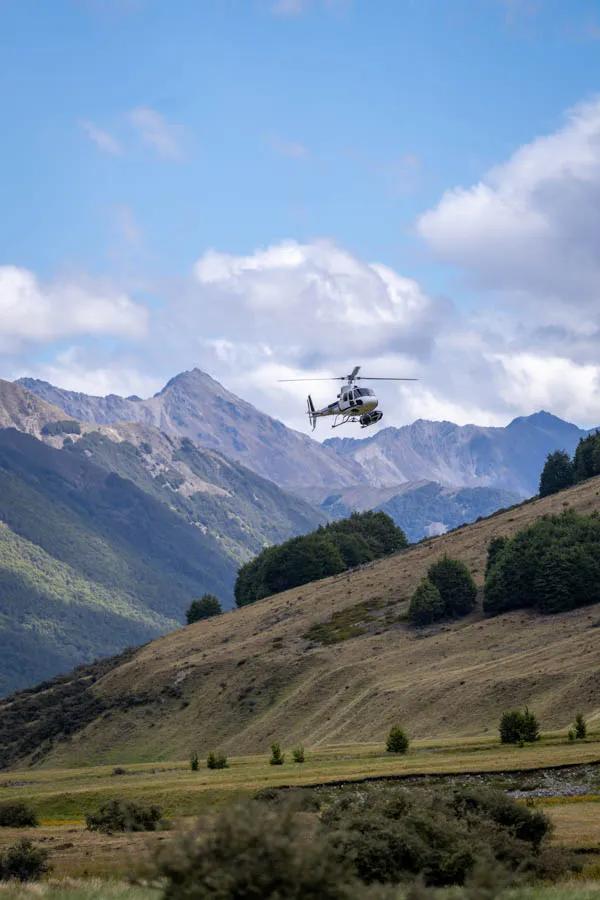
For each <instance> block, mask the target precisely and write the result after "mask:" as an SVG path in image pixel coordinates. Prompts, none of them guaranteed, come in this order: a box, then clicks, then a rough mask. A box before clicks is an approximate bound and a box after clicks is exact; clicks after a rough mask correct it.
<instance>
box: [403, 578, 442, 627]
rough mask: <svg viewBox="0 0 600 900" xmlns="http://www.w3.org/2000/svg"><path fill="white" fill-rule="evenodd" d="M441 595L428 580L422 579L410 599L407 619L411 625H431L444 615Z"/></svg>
mask: <svg viewBox="0 0 600 900" xmlns="http://www.w3.org/2000/svg"><path fill="white" fill-rule="evenodd" d="M444 612H445V607H444V601H443V600H442V595H441V594H440V592H439V591H438V589H437V587H436V586H435V584H434V583H433V582H432V581H430V580H429V578H423V580H422V581H421V582H420V583H419V584H418V586H417V588H416V590H415V592H414V594H413V595H412V597H411V598H410V604H409V607H408V617H409V619H410V621H411V622H412V624H413V625H431V623H432V622H437V621H438V619H441V618H442V617H443V615H444Z"/></svg>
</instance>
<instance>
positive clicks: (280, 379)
mask: <svg viewBox="0 0 600 900" xmlns="http://www.w3.org/2000/svg"><path fill="white" fill-rule="evenodd" d="M345 380H346V376H345V375H337V376H336V377H334V378H278V379H277V381H278V383H279V384H281V383H282V382H284V381H345Z"/></svg>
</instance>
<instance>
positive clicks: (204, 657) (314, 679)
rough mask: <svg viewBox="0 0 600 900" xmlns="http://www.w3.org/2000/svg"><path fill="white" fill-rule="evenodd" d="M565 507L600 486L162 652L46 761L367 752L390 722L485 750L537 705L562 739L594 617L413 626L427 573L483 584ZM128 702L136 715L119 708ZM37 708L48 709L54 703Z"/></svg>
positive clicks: (124, 667) (123, 681)
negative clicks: (511, 549) (519, 711)
mask: <svg viewBox="0 0 600 900" xmlns="http://www.w3.org/2000/svg"><path fill="white" fill-rule="evenodd" d="M568 505H570V506H571V507H573V508H574V509H578V510H580V511H582V512H590V511H592V510H596V509H599V508H600V480H599V479H592V480H590V481H588V482H585V483H583V484H580V485H578V486H576V487H574V488H572V489H570V490H569V491H565V492H563V493H561V494H558V495H554V496H552V497H548V498H545V499H543V500H539V501H534V502H530V503H526V504H523V505H522V506H520V507H517V508H514V509H512V510H509V511H506V512H504V513H501V514H497V515H495V516H492V517H490V518H489V519H486V520H483V521H481V522H479V523H476V524H474V525H470V526H466V527H464V528H461V529H459V530H457V531H455V532H453V533H451V534H448V535H444V536H443V537H440V538H435V539H432V540H430V541H427V542H425V543H423V544H420V545H418V546H416V547H412V548H409V549H408V550H405V551H402V552H400V553H398V554H396V555H394V556H392V557H388V558H386V559H384V560H381V561H379V562H377V563H374V564H371V565H369V566H366V567H364V568H362V569H360V570H358V571H354V572H352V573H349V574H346V573H345V574H343V575H340V576H336V577H334V578H330V579H326V580H324V581H321V582H316V583H313V584H310V585H305V586H303V587H301V588H296V589H293V590H290V591H287V592H286V593H283V594H279V595H277V596H275V597H271V598H268V599H266V600H263V601H261V602H259V603H256V604H254V605H252V606H249V607H245V608H244V609H242V610H239V611H235V612H232V613H228V614H226V615H224V616H222V617H219V618H218V619H216V620H210V621H205V622H201V623H198V624H196V625H192V626H189V627H187V628H185V629H181V630H179V631H177V632H174V633H172V634H169V635H167V636H166V637H164V638H161V639H159V640H157V641H154V642H152V643H151V644H148V645H147V646H145V647H143V648H141V649H140V650H139V651H138V652H137V653H136V654H135V655H134V656H133V657H132V659H130V660H129V661H128V662H126V663H124V664H121V665H117V666H116V667H115V668H113V669H112V670H111V671H110V672H108V673H107V674H105V675H103V676H102V677H100V678H99V679H98V680H97V682H96V683H95V685H94V686H93V688H92V690H93V692H94V694H95V695H96V696H98V697H99V698H101V700H102V703H103V705H104V706H105V708H106V709H108V710H109V712H108V715H107V713H106V712H105V713H104V714H103V717H102V718H101V719H96V720H94V721H93V722H91V723H90V724H88V725H87V726H86V727H85V728H84V729H83V730H82V731H81V732H80V733H79V734H77V735H76V736H75V737H74V738H73V739H72V741H70V742H69V743H64V744H61V743H60V741H57V742H55V746H54V749H53V750H52V752H51V753H50V755H49V757H48V759H49V761H51V762H52V763H53V764H57V765H67V764H70V763H72V762H73V761H74V760H78V761H88V762H91V761H95V762H99V761H106V762H113V761H123V760H125V761H126V760H138V761H139V760H144V759H145V760H159V759H173V758H182V757H185V756H187V754H188V752H189V749H190V748H191V747H193V746H196V747H197V748H198V749H199V750H200V751H201V752H203V751H204V750H207V749H209V748H212V747H215V746H217V745H219V746H222V747H223V749H225V750H227V751H229V752H235V753H243V752H256V751H261V750H264V747H265V745H268V744H269V742H270V741H271V740H273V739H279V740H281V741H283V742H285V743H287V744H292V743H295V742H299V741H302V742H304V744H305V745H307V746H316V745H326V744H335V743H347V742H350V741H372V740H374V739H376V740H381V738H382V735H384V734H385V733H386V731H387V729H388V728H389V727H390V725H391V724H392V723H394V722H395V721H401V722H403V723H404V724H405V726H406V727H407V728H408V730H409V731H410V732H411V734H413V735H414V736H416V737H421V738H426V737H428V736H436V737H439V736H451V737H455V736H457V735H478V734H485V733H491V732H495V729H496V725H497V720H498V716H499V713H500V712H501V711H502V710H503V709H505V708H506V707H510V706H513V705H514V704H519V703H529V704H530V705H531V706H532V707H533V708H534V709H535V710H536V712H538V714H539V715H540V717H541V720H542V724H543V727H544V728H545V729H548V728H563V727H566V725H567V724H568V723H569V722H570V721H571V720H572V717H573V714H574V712H575V711H576V710H579V709H581V710H582V711H583V712H584V713H585V714H586V715H587V716H588V718H589V719H590V720H591V722H592V724H593V723H595V722H596V721H598V719H600V675H599V674H598V672H599V670H600V666H599V663H600V645H599V644H598V641H597V633H596V629H595V627H594V626H595V625H596V624H598V623H599V622H600V610H597V609H596V608H595V607H588V608H586V609H582V610H577V611H575V612H571V613H566V614H562V615H558V616H552V617H546V618H545V617H541V616H538V615H535V614H531V613H527V612H518V613H512V614H509V615H505V616H500V617H497V618H493V619H484V618H483V616H482V614H481V613H480V612H476V613H474V614H472V615H471V616H469V617H467V618H466V619H463V620H461V621H460V622H457V623H449V624H448V623H447V624H444V625H442V626H439V627H437V628H433V629H431V630H429V631H425V632H415V631H414V630H412V629H411V628H409V626H408V625H407V624H406V623H405V621H404V613H405V611H406V606H407V601H408V598H409V596H410V594H411V592H412V590H413V589H414V587H415V585H416V584H417V582H418V580H419V579H420V578H421V577H422V575H423V573H424V572H425V571H426V569H427V567H428V566H429V564H430V563H431V562H432V561H433V560H435V559H437V558H438V557H439V556H441V555H442V554H443V553H449V554H451V555H452V556H456V557H459V558H461V559H463V560H464V561H465V562H466V563H467V564H468V565H469V567H470V568H471V570H472V571H473V573H474V576H475V578H476V580H477V581H478V583H479V584H481V583H482V580H483V571H484V566H485V555H486V548H487V545H488V543H489V541H490V539H491V538H492V537H494V536H496V535H502V534H512V533H514V532H515V531H516V530H518V529H519V528H521V527H523V526H524V525H526V524H528V523H529V522H531V521H533V520H534V519H535V518H537V517H538V516H540V515H543V514H544V513H548V512H557V511H560V510H561V509H563V508H565V506H568ZM315 626H318V628H316V627H315ZM329 641H333V643H329ZM132 696H136V697H139V698H142V702H140V703H139V704H138V705H135V706H131V705H129V708H126V709H125V707H126V706H128V702H127V698H130V697H132ZM21 702H22V700H20V699H19V698H14V699H13V700H12V701H5V704H4V706H3V707H0V712H1V713H2V714H6V713H7V712H8V710H9V709H12V710H13V712H14V713H15V715H16V711H17V710H18V707H19V704H20V703H21ZM41 702H46V703H48V704H50V703H51V702H52V698H51V691H49V692H48V694H47V696H46V699H45V701H44V700H41Z"/></svg>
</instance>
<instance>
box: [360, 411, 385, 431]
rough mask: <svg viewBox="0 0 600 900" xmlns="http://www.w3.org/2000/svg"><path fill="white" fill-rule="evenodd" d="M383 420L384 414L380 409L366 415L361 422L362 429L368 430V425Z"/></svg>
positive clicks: (361, 418)
mask: <svg viewBox="0 0 600 900" xmlns="http://www.w3.org/2000/svg"><path fill="white" fill-rule="evenodd" d="M381 419H383V413H382V412H381V410H380V409H374V410H373V412H369V413H364V414H363V415H362V416H361V417H360V419H359V422H360V424H361V426H362V428H366V427H367V426H368V425H374V424H375V423H376V422H380V421H381Z"/></svg>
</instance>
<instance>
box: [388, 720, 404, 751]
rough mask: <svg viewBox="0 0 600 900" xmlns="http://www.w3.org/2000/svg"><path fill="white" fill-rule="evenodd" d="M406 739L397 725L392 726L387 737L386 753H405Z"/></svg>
mask: <svg viewBox="0 0 600 900" xmlns="http://www.w3.org/2000/svg"><path fill="white" fill-rule="evenodd" d="M408 743H409V741H408V738H407V736H406V733H405V732H404V731H403V730H402V728H400V726H399V725H393V726H392V728H390V733H389V734H388V736H387V741H386V743H385V749H386V750H387V752H388V753H406V751H407V750H408Z"/></svg>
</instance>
